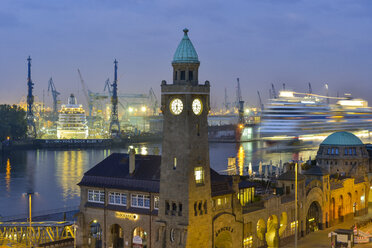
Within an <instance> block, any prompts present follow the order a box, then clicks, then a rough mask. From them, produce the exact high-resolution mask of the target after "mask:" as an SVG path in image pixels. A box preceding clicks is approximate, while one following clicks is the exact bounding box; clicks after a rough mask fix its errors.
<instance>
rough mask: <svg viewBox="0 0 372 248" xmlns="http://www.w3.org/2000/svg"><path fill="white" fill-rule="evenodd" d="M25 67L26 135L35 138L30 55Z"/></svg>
mask: <svg viewBox="0 0 372 248" xmlns="http://www.w3.org/2000/svg"><path fill="white" fill-rule="evenodd" d="M27 62H28V64H27V68H28V75H27V89H28V92H27V113H26V120H27V136H28V137H29V138H32V139H34V138H36V125H35V115H34V111H33V107H34V95H33V88H34V83H33V82H32V80H31V57H30V56H28V59H27Z"/></svg>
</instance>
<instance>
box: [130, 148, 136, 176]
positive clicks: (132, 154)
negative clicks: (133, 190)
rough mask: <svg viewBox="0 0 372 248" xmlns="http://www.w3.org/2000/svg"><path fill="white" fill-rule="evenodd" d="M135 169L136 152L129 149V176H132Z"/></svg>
mask: <svg viewBox="0 0 372 248" xmlns="http://www.w3.org/2000/svg"><path fill="white" fill-rule="evenodd" d="M135 169H136V150H134V148H131V149H130V150H129V174H131V175H132V174H133V173H134V170H135Z"/></svg>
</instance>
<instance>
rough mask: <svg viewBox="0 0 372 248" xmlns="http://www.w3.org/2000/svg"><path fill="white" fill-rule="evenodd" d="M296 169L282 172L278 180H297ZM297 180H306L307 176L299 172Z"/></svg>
mask: <svg viewBox="0 0 372 248" xmlns="http://www.w3.org/2000/svg"><path fill="white" fill-rule="evenodd" d="M295 176H296V175H295V171H294V170H289V171H287V172H285V173H283V174H281V175H280V176H279V177H278V179H277V180H278V181H280V180H282V181H295ZM297 180H298V181H302V180H305V176H304V175H302V174H300V173H298V174H297Z"/></svg>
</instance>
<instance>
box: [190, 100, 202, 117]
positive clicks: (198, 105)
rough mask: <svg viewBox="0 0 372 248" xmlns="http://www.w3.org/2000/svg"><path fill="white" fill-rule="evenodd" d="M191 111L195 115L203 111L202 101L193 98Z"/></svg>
mask: <svg viewBox="0 0 372 248" xmlns="http://www.w3.org/2000/svg"><path fill="white" fill-rule="evenodd" d="M192 111H193V112H194V114H196V115H200V114H201V112H202V111H203V104H202V101H201V100H200V99H198V98H195V99H194V101H192Z"/></svg>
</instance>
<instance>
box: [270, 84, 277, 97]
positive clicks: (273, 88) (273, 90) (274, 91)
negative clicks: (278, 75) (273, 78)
mask: <svg viewBox="0 0 372 248" xmlns="http://www.w3.org/2000/svg"><path fill="white" fill-rule="evenodd" d="M271 89H272V94H273V98H274V99H276V97H277V95H276V90H275V87H274V84H271Z"/></svg>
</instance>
